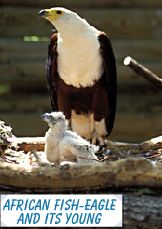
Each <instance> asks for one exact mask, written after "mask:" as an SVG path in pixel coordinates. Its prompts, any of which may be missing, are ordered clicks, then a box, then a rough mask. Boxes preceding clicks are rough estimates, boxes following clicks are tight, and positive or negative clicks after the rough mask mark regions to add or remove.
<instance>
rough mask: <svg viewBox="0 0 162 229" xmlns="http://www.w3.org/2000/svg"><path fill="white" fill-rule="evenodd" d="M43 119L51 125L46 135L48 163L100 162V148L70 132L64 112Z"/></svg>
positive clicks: (48, 115)
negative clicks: (98, 155) (98, 157)
mask: <svg viewBox="0 0 162 229" xmlns="http://www.w3.org/2000/svg"><path fill="white" fill-rule="evenodd" d="M42 118H43V119H44V121H46V122H47V123H48V125H49V130H48V131H47V132H46V134H45V153H46V157H47V160H48V161H50V162H51V163H54V164H60V163H61V162H63V161H68V162H78V163H94V162H98V159H97V157H96V156H95V153H96V152H97V151H98V147H97V146H95V145H92V144H90V143H89V142H88V141H87V140H85V139H83V138H82V137H80V136H79V135H78V134H76V133H75V132H72V131H70V130H68V124H67V121H66V119H65V116H64V115H63V113H62V112H51V113H45V114H43V115H42Z"/></svg>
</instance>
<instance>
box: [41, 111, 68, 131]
mask: <svg viewBox="0 0 162 229" xmlns="http://www.w3.org/2000/svg"><path fill="white" fill-rule="evenodd" d="M41 117H42V118H43V120H44V121H45V122H47V123H48V125H49V127H50V128H55V129H58V128H59V129H63V130H65V128H66V119H65V116H64V115H63V113H62V112H51V113H45V114H43V115H42V116H41Z"/></svg>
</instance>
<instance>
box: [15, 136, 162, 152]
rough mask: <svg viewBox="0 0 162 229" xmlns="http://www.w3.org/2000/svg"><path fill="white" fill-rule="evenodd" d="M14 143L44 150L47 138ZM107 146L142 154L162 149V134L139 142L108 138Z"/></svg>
mask: <svg viewBox="0 0 162 229" xmlns="http://www.w3.org/2000/svg"><path fill="white" fill-rule="evenodd" d="M14 144H16V145H17V146H18V148H19V150H23V151H24V152H29V151H44V145H45V139H44V137H23V138H22V137H21V138H16V139H15V142H14ZM106 148H107V149H109V150H112V151H115V152H121V151H123V152H126V151H131V153H132V154H133V153H138V154H140V152H146V151H148V150H156V149H159V148H161V149H162V136H159V137H156V138H152V139H150V140H148V141H145V142H142V143H138V144H134V143H124V142H114V141H109V140H107V142H106Z"/></svg>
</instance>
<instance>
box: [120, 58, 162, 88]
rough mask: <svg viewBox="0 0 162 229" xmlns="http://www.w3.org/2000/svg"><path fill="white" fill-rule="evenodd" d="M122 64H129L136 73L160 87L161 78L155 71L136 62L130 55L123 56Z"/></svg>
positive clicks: (161, 85) (161, 83) (161, 86)
mask: <svg viewBox="0 0 162 229" xmlns="http://www.w3.org/2000/svg"><path fill="white" fill-rule="evenodd" d="M124 65H125V66H129V67H130V68H131V69H133V70H134V71H135V73H137V74H138V75H140V76H142V77H143V78H145V79H147V80H148V81H149V82H151V83H152V84H154V85H155V86H157V87H159V88H162V79H161V78H159V77H158V76H157V75H156V74H155V73H153V72H152V71H150V70H149V69H148V68H146V67H144V66H143V65H142V64H140V63H138V62H137V61H136V60H135V59H133V58H132V57H130V56H127V57H125V59H124Z"/></svg>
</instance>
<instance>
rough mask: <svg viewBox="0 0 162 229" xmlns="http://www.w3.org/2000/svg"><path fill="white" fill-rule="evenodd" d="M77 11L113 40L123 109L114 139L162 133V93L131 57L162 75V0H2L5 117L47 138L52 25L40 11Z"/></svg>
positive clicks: (18, 128)
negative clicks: (56, 8) (137, 69)
mask: <svg viewBox="0 0 162 229" xmlns="http://www.w3.org/2000/svg"><path fill="white" fill-rule="evenodd" d="M52 6H63V7H66V8H69V9H71V10H74V11H76V12H77V13H79V14H80V15H81V16H83V17H84V18H86V19H87V20H88V22H90V23H91V24H92V25H94V26H96V27H97V28H98V29H100V30H104V31H105V32H107V34H108V35H109V36H110V37H111V39H112V44H113V47H114V52H115V56H116V59H117V69H118V109H117V116H116V122H115V128H114V131H113V133H112V135H111V136H110V138H111V139H113V140H120V141H129V142H141V141H143V140H146V139H148V138H152V137H155V136H157V135H160V134H161V132H162V131H161V130H162V92H161V91H160V90H158V89H157V88H156V87H155V86H153V85H151V84H150V83H148V82H147V81H146V80H144V79H142V78H141V77H139V76H136V75H135V73H133V72H132V71H131V70H130V69H129V68H128V67H125V66H123V59H124V57H125V56H127V55H130V56H132V57H134V58H135V59H137V60H138V61H139V62H140V63H142V64H144V65H145V66H146V67H148V68H150V69H151V70H152V71H154V72H155V73H156V74H158V75H159V76H161V75H162V74H161V73H162V1H160V0H147V1H146V0H122V1H121V0H55V1H54V0H46V1H45V0H35V1H33V0H23V1H22V0H0V15H1V16H0V120H4V121H5V122H7V124H10V125H11V126H12V127H13V132H14V134H15V135H17V136H43V135H44V133H45V131H46V129H47V126H46V124H45V123H44V122H43V121H42V120H41V118H40V115H41V114H42V113H44V112H48V111H50V110H51V107H50V100H49V97H48V92H47V89H46V80H45V63H46V57H47V47H48V42H49V36H50V34H51V29H52V26H51V25H50V24H49V23H48V22H46V21H45V20H42V19H40V18H39V17H38V12H39V10H40V9H43V8H48V7H52Z"/></svg>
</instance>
